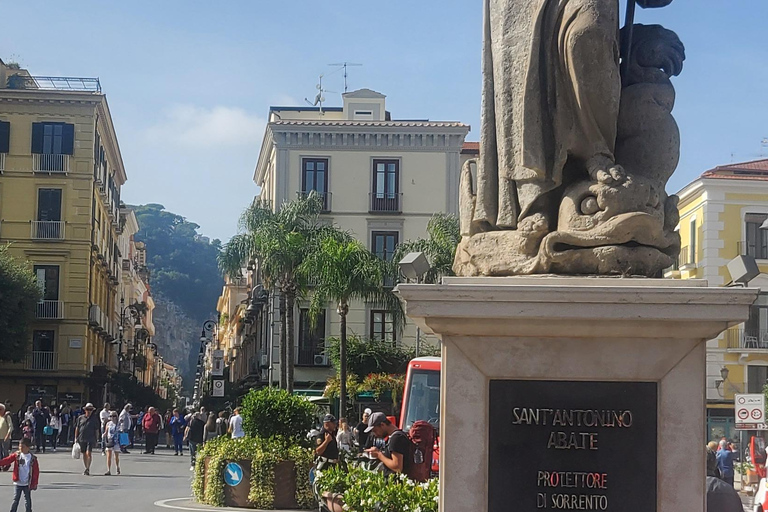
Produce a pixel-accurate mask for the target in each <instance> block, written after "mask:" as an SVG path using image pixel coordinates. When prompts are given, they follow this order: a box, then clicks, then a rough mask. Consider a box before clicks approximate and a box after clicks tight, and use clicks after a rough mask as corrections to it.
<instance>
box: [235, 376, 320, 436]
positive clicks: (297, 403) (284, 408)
mask: <svg viewBox="0 0 768 512" xmlns="http://www.w3.org/2000/svg"><path fill="white" fill-rule="evenodd" d="M314 411H315V406H314V405H312V403H311V402H310V401H309V400H307V399H306V398H304V397H301V396H296V395H292V394H290V393H288V391H286V390H284V389H275V388H263V389H260V390H258V391H257V390H255V389H252V390H251V391H250V392H249V393H248V394H247V395H246V396H245V398H244V399H243V404H242V410H241V415H242V417H243V430H244V431H245V433H246V435H249V436H254V437H261V438H264V439H266V438H270V437H282V438H284V439H285V440H286V442H287V443H288V444H297V445H301V444H304V443H306V437H305V436H306V433H307V432H308V431H309V430H310V429H311V428H312V426H313V424H314V422H315V415H314Z"/></svg>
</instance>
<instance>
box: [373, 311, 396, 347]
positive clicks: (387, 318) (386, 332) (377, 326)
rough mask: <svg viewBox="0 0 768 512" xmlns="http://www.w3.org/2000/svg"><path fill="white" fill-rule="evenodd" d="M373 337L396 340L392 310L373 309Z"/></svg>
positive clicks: (390, 340) (389, 340)
mask: <svg viewBox="0 0 768 512" xmlns="http://www.w3.org/2000/svg"><path fill="white" fill-rule="evenodd" d="M371 339H372V340H376V341H388V342H391V343H394V342H395V341H396V338H395V322H394V318H393V316H392V312H390V311H385V310H380V309H374V310H371Z"/></svg>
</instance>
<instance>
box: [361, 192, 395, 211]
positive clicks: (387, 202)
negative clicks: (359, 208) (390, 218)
mask: <svg viewBox="0 0 768 512" xmlns="http://www.w3.org/2000/svg"><path fill="white" fill-rule="evenodd" d="M369 195H370V198H371V207H370V211H371V212H400V211H402V205H401V203H402V198H403V194H402V193H400V192H371V193H370V194H369Z"/></svg>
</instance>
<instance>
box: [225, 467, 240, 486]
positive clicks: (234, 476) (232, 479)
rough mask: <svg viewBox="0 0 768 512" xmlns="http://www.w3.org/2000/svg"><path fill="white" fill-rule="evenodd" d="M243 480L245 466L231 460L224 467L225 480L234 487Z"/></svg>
mask: <svg viewBox="0 0 768 512" xmlns="http://www.w3.org/2000/svg"><path fill="white" fill-rule="evenodd" d="M242 481H243V468H241V467H240V464H238V463H237V462H230V463H229V464H227V467H225V468H224V482H225V483H226V484H227V485H228V486H230V487H234V486H236V485H237V484H239V483H240V482H242Z"/></svg>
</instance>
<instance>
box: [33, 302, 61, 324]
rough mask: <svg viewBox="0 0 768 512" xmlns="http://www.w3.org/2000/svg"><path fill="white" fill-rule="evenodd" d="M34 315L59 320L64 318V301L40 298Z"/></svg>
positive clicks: (44, 318)
mask: <svg viewBox="0 0 768 512" xmlns="http://www.w3.org/2000/svg"><path fill="white" fill-rule="evenodd" d="M35 316H36V317H37V318H39V319H41V320H61V319H62V318H64V301H61V300H41V301H40V302H38V303H37V309H36V310H35Z"/></svg>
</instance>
